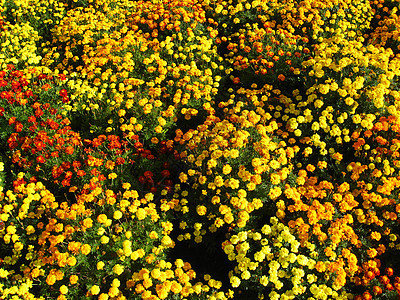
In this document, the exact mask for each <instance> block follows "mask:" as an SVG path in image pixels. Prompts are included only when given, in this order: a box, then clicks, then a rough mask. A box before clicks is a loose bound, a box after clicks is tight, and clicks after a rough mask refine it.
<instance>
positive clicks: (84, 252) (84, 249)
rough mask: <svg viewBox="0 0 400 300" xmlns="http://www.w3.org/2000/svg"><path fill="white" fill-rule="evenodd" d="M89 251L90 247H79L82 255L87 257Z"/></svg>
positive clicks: (85, 245) (86, 245)
mask: <svg viewBox="0 0 400 300" xmlns="http://www.w3.org/2000/svg"><path fill="white" fill-rule="evenodd" d="M90 250H91V247H90V245H88V244H83V245H82V246H81V252H82V254H84V255H88V254H89V253H90Z"/></svg>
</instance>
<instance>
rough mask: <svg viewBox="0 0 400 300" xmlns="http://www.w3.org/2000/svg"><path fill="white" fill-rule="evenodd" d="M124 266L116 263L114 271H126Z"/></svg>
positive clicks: (120, 272) (118, 273)
mask: <svg viewBox="0 0 400 300" xmlns="http://www.w3.org/2000/svg"><path fill="white" fill-rule="evenodd" d="M124 269H125V268H124V266H122V265H120V264H116V265H115V266H114V267H113V269H112V270H113V272H114V273H115V274H117V275H121V274H122V273H123V272H124Z"/></svg>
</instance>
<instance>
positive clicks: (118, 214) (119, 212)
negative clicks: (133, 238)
mask: <svg viewBox="0 0 400 300" xmlns="http://www.w3.org/2000/svg"><path fill="white" fill-rule="evenodd" d="M113 218H114V219H115V220H119V219H121V218H122V212H121V211H119V210H116V211H114V214H113Z"/></svg>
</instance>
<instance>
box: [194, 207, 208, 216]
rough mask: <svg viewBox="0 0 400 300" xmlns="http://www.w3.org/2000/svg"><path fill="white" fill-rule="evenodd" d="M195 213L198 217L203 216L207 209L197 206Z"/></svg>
mask: <svg viewBox="0 0 400 300" xmlns="http://www.w3.org/2000/svg"><path fill="white" fill-rule="evenodd" d="M196 212H197V213H198V214H199V215H200V216H204V215H205V214H206V213H207V207H205V206H204V205H198V206H197V207H196Z"/></svg>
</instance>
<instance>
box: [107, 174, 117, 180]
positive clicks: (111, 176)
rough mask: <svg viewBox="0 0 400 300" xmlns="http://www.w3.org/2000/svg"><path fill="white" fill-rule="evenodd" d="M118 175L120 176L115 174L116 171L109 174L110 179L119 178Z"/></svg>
mask: <svg viewBox="0 0 400 300" xmlns="http://www.w3.org/2000/svg"><path fill="white" fill-rule="evenodd" d="M117 177H118V175H117V174H115V173H110V174H108V179H115V178H117Z"/></svg>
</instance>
